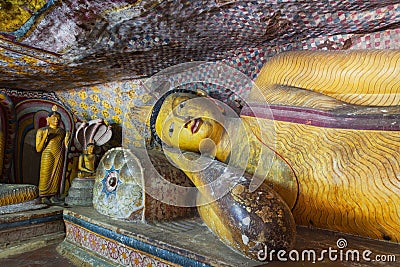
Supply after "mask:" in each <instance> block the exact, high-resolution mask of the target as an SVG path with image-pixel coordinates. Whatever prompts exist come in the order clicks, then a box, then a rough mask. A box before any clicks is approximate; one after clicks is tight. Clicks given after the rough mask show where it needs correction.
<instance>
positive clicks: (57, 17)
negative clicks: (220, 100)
mask: <svg viewBox="0 0 400 267" xmlns="http://www.w3.org/2000/svg"><path fill="white" fill-rule="evenodd" d="M399 3H400V1H357V0H345V1H336V0H332V1H329V0H325V1H324V0H319V1H314V0H312V1H311V0H307V1H295V0H269V1H268V0H264V1H261V0H259V1H224V0H219V1H217V0H214V1H211V0H209V1H203V0H192V1H185V0H165V1H162V0H152V1H146V0H143V1H133V0H103V1H94V0H92V1H88V0H87V1H86V0H76V1H65V0H64V1H58V0H48V1H46V0H30V1H29V0H27V1H19V0H0V66H1V72H0V75H1V76H0V87H1V88H17V89H29V90H50V91H51V90H63V89H68V88H74V87H79V86H83V85H88V84H95V83H104V82H108V81H115V80H125V79H134V78H144V77H149V76H151V75H153V74H155V73H157V72H159V71H161V70H163V69H165V68H167V67H170V66H173V65H176V64H180V63H185V62H193V61H224V60H227V59H230V58H235V57H238V55H239V54H240V53H245V52H246V51H249V50H251V51H254V50H257V49H258V50H260V49H269V51H272V50H273V51H275V52H278V51H281V50H282V49H280V48H281V47H290V46H291V45H292V44H293V46H295V45H294V44H299V43H300V44H301V43H302V41H303V40H307V39H310V38H318V37H320V36H336V35H346V34H347V35H349V36H353V35H362V34H367V33H374V32H379V31H383V30H388V29H397V28H398V26H399V22H400V6H399ZM381 13H383V14H381ZM349 17H351V18H352V19H351V23H349V19H346V18H349ZM349 40H350V39H349ZM350 41H351V40H350ZM350 45H351V43H350ZM346 46H349V43H346V42H345V43H344V44H343V45H342V46H341V47H340V49H346ZM300 48H301V47H300ZM317 48H320V47H317ZM325 48H327V49H329V44H327V45H326V46H325ZM266 59H267V57H265V58H264V59H263V60H266ZM247 64H251V62H247Z"/></svg>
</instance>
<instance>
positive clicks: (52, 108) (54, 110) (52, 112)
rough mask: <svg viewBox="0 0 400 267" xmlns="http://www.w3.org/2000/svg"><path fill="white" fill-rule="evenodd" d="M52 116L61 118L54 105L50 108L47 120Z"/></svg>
mask: <svg viewBox="0 0 400 267" xmlns="http://www.w3.org/2000/svg"><path fill="white" fill-rule="evenodd" d="M53 115H58V116H60V117H61V114H60V113H59V112H58V111H57V106H56V105H53V106H52V107H51V111H49V113H48V114H47V118H50V117H51V116H53Z"/></svg>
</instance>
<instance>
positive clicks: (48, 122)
mask: <svg viewBox="0 0 400 267" xmlns="http://www.w3.org/2000/svg"><path fill="white" fill-rule="evenodd" d="M49 119H50V117H47V118H46V123H47V125H50V121H49Z"/></svg>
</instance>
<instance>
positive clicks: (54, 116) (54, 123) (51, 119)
mask: <svg viewBox="0 0 400 267" xmlns="http://www.w3.org/2000/svg"><path fill="white" fill-rule="evenodd" d="M60 122H61V115H60V113H58V112H56V111H52V112H50V113H49V115H48V116H47V125H49V126H50V127H51V128H58V127H59V126H60Z"/></svg>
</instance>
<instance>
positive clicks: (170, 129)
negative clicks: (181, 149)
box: [168, 123, 174, 137]
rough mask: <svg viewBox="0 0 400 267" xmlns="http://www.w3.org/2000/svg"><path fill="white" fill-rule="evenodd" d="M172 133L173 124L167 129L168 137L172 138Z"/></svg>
mask: <svg viewBox="0 0 400 267" xmlns="http://www.w3.org/2000/svg"><path fill="white" fill-rule="evenodd" d="M173 132H174V123H171V124H170V125H169V129H168V134H169V137H172V134H173Z"/></svg>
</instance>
